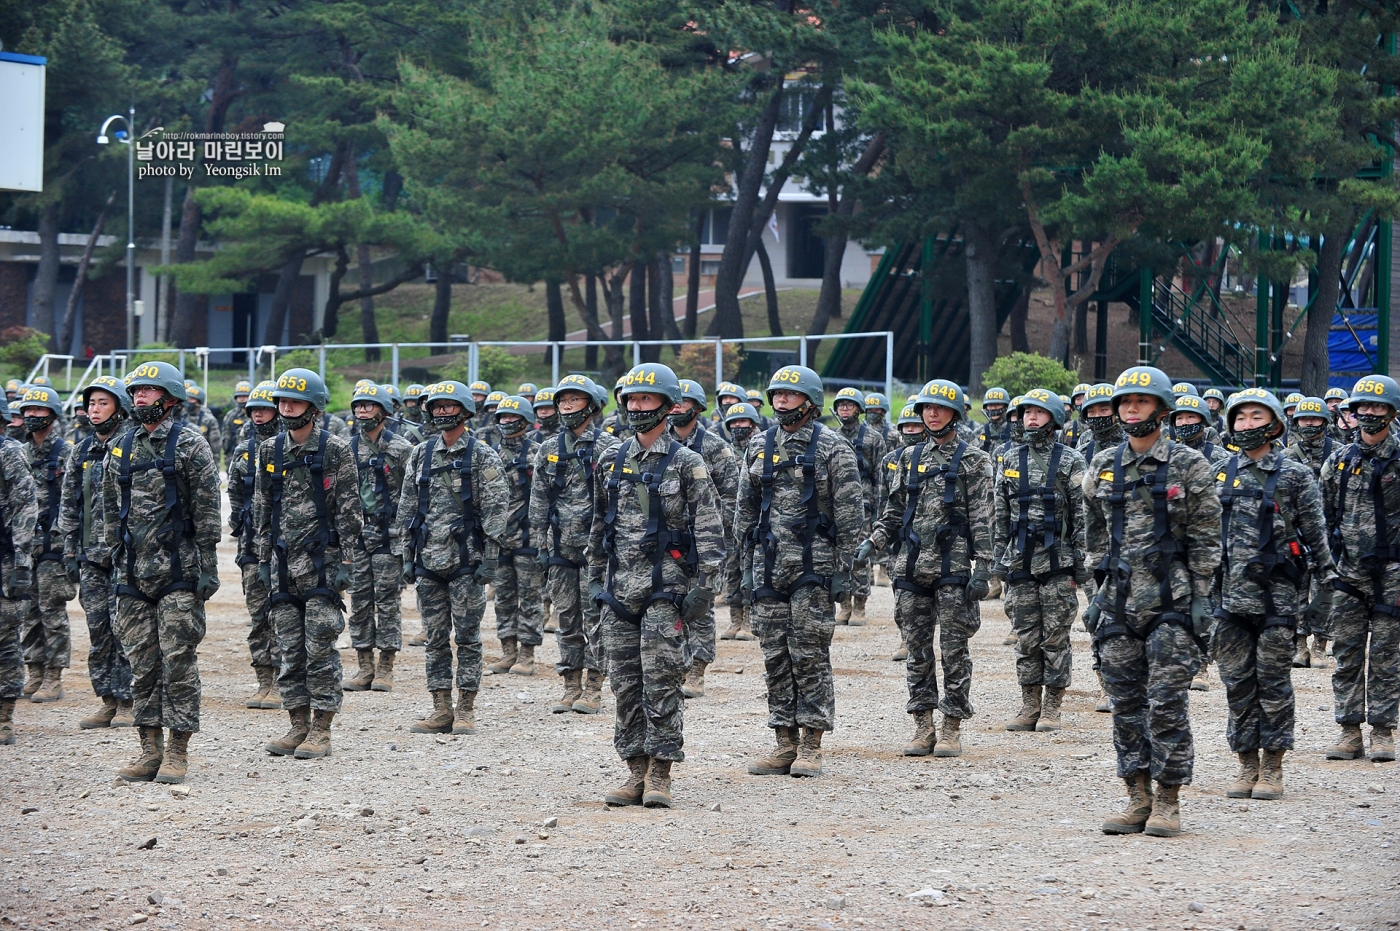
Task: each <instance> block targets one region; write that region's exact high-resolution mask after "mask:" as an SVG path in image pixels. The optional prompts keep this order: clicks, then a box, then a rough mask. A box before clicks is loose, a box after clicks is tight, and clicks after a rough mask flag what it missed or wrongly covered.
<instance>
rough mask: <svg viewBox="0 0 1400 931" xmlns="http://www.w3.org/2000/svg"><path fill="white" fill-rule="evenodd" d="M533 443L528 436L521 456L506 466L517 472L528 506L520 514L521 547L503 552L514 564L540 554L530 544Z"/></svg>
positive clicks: (533, 467) (533, 466)
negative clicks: (515, 561) (529, 501)
mask: <svg viewBox="0 0 1400 931" xmlns="http://www.w3.org/2000/svg"><path fill="white" fill-rule="evenodd" d="M532 446H533V443H532V442H531V440H530V437H529V436H528V435H526V437H525V439H524V440H522V441H521V443H520V454H519V455H517V456H516V457H515V458H514V459H512V460H511V461H510V462H507V463H506V464H505V467H506V469H507V470H510V469H514V470H515V485H516V487H517V488H521V489H524V494H525V498H526V499H527V500H526V506H525V508H524V510H522V511H521V513H520V545H519V546H517V547H516V548H515V549H512V550H502V551H501V555H502V556H503V557H505V558H507V559H510V560H511V561H512V562H513V561H514V560H516V559H534V558H535V556H537V555H538V554H539V547H536V546H532V545H531V543H530V507H529V503H528V499H529V497H530V480H531V479H532V478H533V477H534V474H535V464H534V461H533V459H534V457H533V456H531V455H530V450H531V447H532Z"/></svg>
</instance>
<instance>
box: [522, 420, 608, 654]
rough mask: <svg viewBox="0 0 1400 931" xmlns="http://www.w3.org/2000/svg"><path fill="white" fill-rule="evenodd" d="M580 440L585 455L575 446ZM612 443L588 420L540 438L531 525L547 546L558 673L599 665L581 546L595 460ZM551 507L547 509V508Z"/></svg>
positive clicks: (589, 520) (596, 617)
mask: <svg viewBox="0 0 1400 931" xmlns="http://www.w3.org/2000/svg"><path fill="white" fill-rule="evenodd" d="M581 445H582V446H584V448H585V453H584V454H585V456H586V457H587V458H586V459H584V460H580V458H579V457H578V455H577V454H578V453H579V452H580V450H579V447H580V446H581ZM616 449H617V440H616V439H615V438H614V437H613V436H612V435H611V434H609V433H604V432H603V431H601V430H599V429H598V428H596V427H593V426H589V427H587V428H585V430H584V431H583V436H582V437H575V436H574V433H573V431H572V430H560V431H559V433H558V434H557V435H556V436H554V437H553V438H552V439H549V440H546V441H545V442H544V443H541V444H540V451H539V452H538V453H536V454H535V477H534V481H533V483H532V484H531V486H530V526H531V527H535V528H538V533H539V537H538V538H537V540H538V543H539V544H540V545H541V546H543V547H546V548H547V549H548V551H549V570H548V571H549V581H548V586H549V600H550V602H551V603H552V604H553V605H554V610H555V611H557V612H558V613H559V633H558V634H557V638H558V641H559V665H558V666H557V667H555V670H556V671H557V672H558V673H559V674H560V675H565V674H567V673H570V672H577V671H578V670H583V669H587V670H590V671H594V672H597V671H601V670H602V668H603V667H602V659H603V644H602V638H601V632H600V630H599V628H598V625H599V623H600V620H601V615H600V614H599V611H598V606H597V605H596V604H595V603H593V602H592V601H591V600H590V599H589V597H588V576H587V575H586V574H585V573H583V572H582V570H583V568H584V567H585V565H586V562H585V550H586V548H587V546H588V537H589V533H590V532H591V530H592V526H593V507H594V500H593V497H590V494H591V495H593V496H594V497H596V489H595V488H594V486H595V485H596V484H597V476H596V471H597V465H598V463H600V462H606V461H607V458H608V456H609V455H611V454H613V453H614V452H615V451H616ZM551 512H552V513H551Z"/></svg>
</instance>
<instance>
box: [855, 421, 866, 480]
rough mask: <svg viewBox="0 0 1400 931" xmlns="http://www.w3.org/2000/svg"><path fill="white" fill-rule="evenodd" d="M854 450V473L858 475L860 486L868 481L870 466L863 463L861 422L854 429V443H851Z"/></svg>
mask: <svg viewBox="0 0 1400 931" xmlns="http://www.w3.org/2000/svg"><path fill="white" fill-rule="evenodd" d="M851 445H852V446H854V447H855V449H856V473H857V474H859V475H860V481H861V484H865V483H866V482H868V481H870V464H869V463H868V462H866V461H865V424H864V423H863V422H862V423H861V424H860V426H858V427H857V428H856V437H855V441H854V442H852V443H851Z"/></svg>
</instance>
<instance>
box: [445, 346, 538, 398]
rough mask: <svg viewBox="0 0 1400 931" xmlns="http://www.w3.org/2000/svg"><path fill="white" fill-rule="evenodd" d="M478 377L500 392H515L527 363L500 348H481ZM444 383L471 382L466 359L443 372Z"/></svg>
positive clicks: (477, 368)
mask: <svg viewBox="0 0 1400 931" xmlns="http://www.w3.org/2000/svg"><path fill="white" fill-rule="evenodd" d="M476 363H477V364H476V377H477V378H478V379H480V380H481V381H484V382H486V383H487V384H489V385H491V387H492V388H494V389H496V390H499V391H507V392H509V391H514V390H515V386H516V384H517V383H518V382H519V381H520V376H521V373H522V372H523V371H524V370H525V361H524V360H523V359H522V358H521V357H520V356H516V355H512V354H511V353H509V352H507V351H506V350H505V349H503V348H502V347H500V346H481V347H479V348H478V349H477V357H476ZM442 378H443V380H444V381H454V380H455V381H460V382H469V381H471V370H470V368H469V367H468V365H467V362H466V360H465V359H464V360H463V361H461V362H458V363H457V364H455V365H449V366H447V367H445V368H444V369H443V370H442Z"/></svg>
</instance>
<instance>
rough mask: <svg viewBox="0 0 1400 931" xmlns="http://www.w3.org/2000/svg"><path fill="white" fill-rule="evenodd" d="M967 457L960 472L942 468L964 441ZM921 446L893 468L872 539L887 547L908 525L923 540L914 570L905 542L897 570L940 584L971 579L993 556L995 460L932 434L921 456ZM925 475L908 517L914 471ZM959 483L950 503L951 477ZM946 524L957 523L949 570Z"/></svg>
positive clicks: (905, 454)
mask: <svg viewBox="0 0 1400 931" xmlns="http://www.w3.org/2000/svg"><path fill="white" fill-rule="evenodd" d="M960 443H961V445H962V457H961V459H960V460H959V462H958V466H957V472H956V474H955V476H945V474H943V473H942V470H943V468H944V467H945V466H947V467H951V466H952V461H953V458H954V456H955V455H956V452H957V448H958V445H959V444H960ZM918 449H919V447H918V446H911V447H909V448H907V449H905V450H904V451H903V453H902V455H901V456H900V457H899V461H898V462H897V463H896V464H895V465H896V468H895V469H894V470H893V471H891V473H890V491H889V495H888V497H887V498H886V500H885V510H884V513H882V514H881V515H880V519H879V520H878V521H876V523H875V529H874V532H873V533H871V535H870V539H871V541H872V542H874V544H875V549H876V550H877V551H878V550H883V549H885V548H886V547H889V546H891V545H892V544H893V543H895V541H897V540H900V534H901V530H905V529H907V530H908V531H909V532H910V533H911V534H914V535H917V536H918V538H919V540H921V541H922V542H921V544H920V548H919V553H918V555H917V557H916V558H915V561H914V566H913V571H912V573H911V572H909V571H907V570H906V566H907V564H908V560H909V556H910V552H909V549H910V548H909V547H908V546H901V548H900V550H899V553H898V555H897V556H896V558H895V559H894V561H893V562H892V563H891V566H892V574H893V575H898V576H903V577H906V578H910V579H912V580H913V581H915V582H917V583H919V584H921V585H937V584H939V582H941V581H942V579H943V578H944V577H945V576H949V577H963V578H967V577H970V576H971V575H972V563H973V562H974V561H977V560H990V559H991V557H992V521H993V519H994V517H995V505H994V503H993V501H992V460H991V457H990V456H988V455H987V454H986V453H984V452H983V451H982V450H980V449H978V448H977V447H976V446H971V445H968V444H966V443H963V442H962V441H961V440H957V439H956V438H955V436H952V437H949V438H948V439H947V440H946V441H945V442H943V443H938V442H937V441H935V440H933V439H932V438H930V439H928V440H927V441H926V442H925V443H924V444H923V450H922V454H921V455H920V456H919V457H918V459H917V460H916V459H915V457H914V453H915V451H916V450H918ZM914 472H917V474H918V476H919V496H918V500H917V502H916V503H915V508H914V513H913V515H912V516H911V518H910V520H908V521H906V520H905V518H904V512H905V511H906V510H907V509H908V505H909V487H910V479H911V473H914ZM948 478H951V480H952V483H953V489H954V492H953V500H952V503H951V504H949V505H947V506H945V505H944V503H943V499H944V497H945V494H944V489H945V486H946V484H947V479H948ZM944 527H953V528H955V530H954V532H953V534H952V535H951V537H949V538H948V546H949V549H948V559H947V570H946V571H945V570H944V558H943V553H942V551H941V550H940V548H939V546H938V543H937V538H938V532H939V530H940V529H942V528H944Z"/></svg>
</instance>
